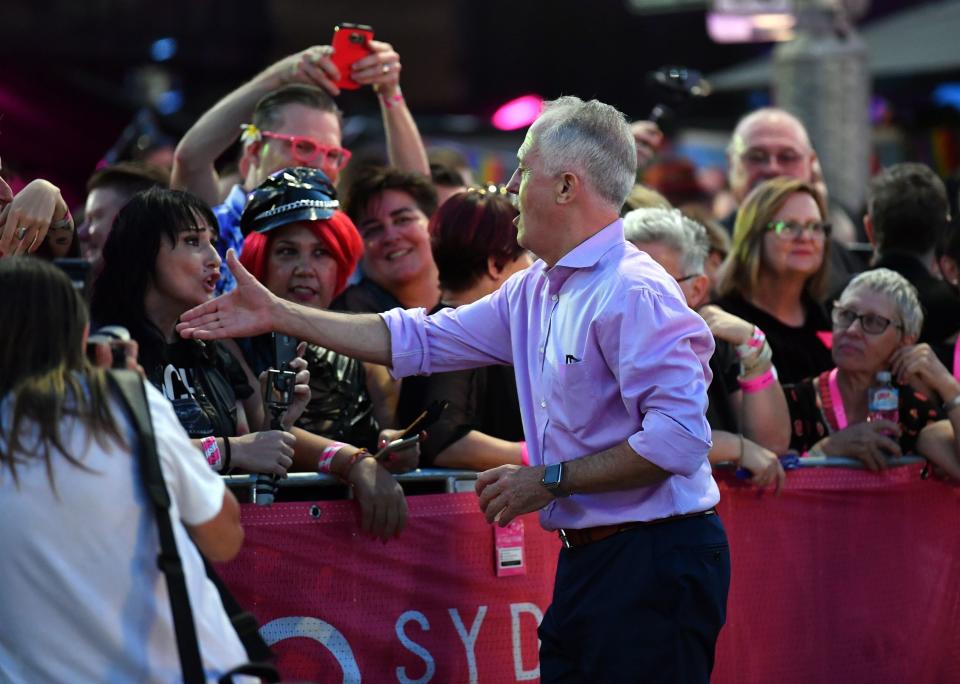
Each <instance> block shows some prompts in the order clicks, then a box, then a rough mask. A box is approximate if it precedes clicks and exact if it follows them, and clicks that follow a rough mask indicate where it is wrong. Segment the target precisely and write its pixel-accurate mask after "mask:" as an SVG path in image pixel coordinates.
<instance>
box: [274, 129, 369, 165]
mask: <svg viewBox="0 0 960 684" xmlns="http://www.w3.org/2000/svg"><path fill="white" fill-rule="evenodd" d="M260 135H262V136H263V137H264V138H273V139H275V140H283V141H285V142H288V143H290V151H291V152H292V153H293V158H294V160H295V161H296V162H297V163H298V164H302V165H303V166H309V165H310V164H311V163H312V162H313V161H314V160H315V159H316V158H317V157H319V156H321V155H323V158H324V159H325V160H326V162H327V163H328V164H330V165H331V166H333V167H335V168H336V169H337V170H340V169H342V168H343V167H344V166H346V165H347V162H348V161H350V156H351V155H350V150H345V149H344V148H342V147H328V146H327V145H321V144H320V143H318V142H317V141H316V140H314V139H313V138H308V137H306V136H304V135H281V134H280V133H271V132H270V131H260Z"/></svg>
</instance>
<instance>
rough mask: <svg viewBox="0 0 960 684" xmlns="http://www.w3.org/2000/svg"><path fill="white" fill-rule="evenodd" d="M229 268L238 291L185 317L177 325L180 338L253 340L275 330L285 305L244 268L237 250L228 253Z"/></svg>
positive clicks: (195, 309) (211, 302) (196, 308)
mask: <svg viewBox="0 0 960 684" xmlns="http://www.w3.org/2000/svg"><path fill="white" fill-rule="evenodd" d="M227 266H229V268H230V272H231V273H233V275H234V277H235V278H236V279H237V287H236V289H234V290H233V291H232V292H228V293H227V294H225V295H220V296H219V297H217V298H215V299H211V300H210V301H209V302H205V303H203V304H201V305H200V306H195V307H194V308H192V309H190V310H189V311H187V312H186V313H184V314H183V315H181V316H180V322H179V323H178V324H177V332H178V333H179V334H180V337H182V338H184V339H190V338H194V339H198V340H219V339H222V338H225V337H252V336H254V335H260V334H261V333H265V332H270V331H271V330H273V329H274V324H275V323H276V313H277V312H278V311H279V310H281V309H282V308H283V303H282V302H281V301H280V300H279V299H278V298H277V297H276V296H275V295H274V294H273V293H271V292H270V290H268V289H267V288H265V287H264V286H263V285H261V284H260V282H259V281H258V280H257V279H256V278H254V277H253V276H252V275H250V273H249V271H247V269H245V268H244V267H243V266H242V265H240V261H239V260H238V259H237V255H236V253H235V252H234V251H233V249H229V250H227Z"/></svg>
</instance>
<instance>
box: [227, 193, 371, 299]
mask: <svg viewBox="0 0 960 684" xmlns="http://www.w3.org/2000/svg"><path fill="white" fill-rule="evenodd" d="M305 223H307V225H309V226H310V230H312V231H313V234H314V235H315V236H316V237H317V239H318V240H320V241H321V242H322V243H323V244H324V246H326V248H327V250H329V252H330V255H331V256H332V257H333V258H334V260H335V261H336V262H337V287H336V291H335V292H334V293H333V296H334V297H336V296H337V295H339V294H340V293H341V292H343V291H344V289H346V287H347V279H348V278H349V277H350V274H351V273H353V271H354V270H355V269H356V268H357V264H358V263H359V261H360V256H361V255H362V254H363V240H362V239H361V238H360V233H358V232H357V227H356V226H355V225H353V221H351V220H350V217H349V216H347V215H346V214H344V213H343V212H342V211H335V212H334V213H333V216H331V217H330V218H328V219H325V220H322V221H309V222H305ZM274 235H276V232H275V231H274V230H270V231H267V232H266V233H257V232H253V233H250V234H249V235H247V237H246V239H244V241H243V250H242V251H241V252H240V263H241V264H243V267H244V268H245V269H247V270H248V271H250V273H252V274H253V276H254V277H255V278H256V279H257V280H259V281H260V282H263V279H264V278H265V277H266V275H267V255H268V254H269V253H270V243H271V241H272V240H273V237H274Z"/></svg>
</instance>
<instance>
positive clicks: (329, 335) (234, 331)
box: [177, 250, 392, 366]
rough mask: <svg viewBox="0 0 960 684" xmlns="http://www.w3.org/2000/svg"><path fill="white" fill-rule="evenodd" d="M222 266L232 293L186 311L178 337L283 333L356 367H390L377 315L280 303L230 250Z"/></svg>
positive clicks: (386, 342) (386, 335)
mask: <svg viewBox="0 0 960 684" xmlns="http://www.w3.org/2000/svg"><path fill="white" fill-rule="evenodd" d="M227 265H228V266H229V268H230V271H231V272H232V273H233V274H234V276H235V277H236V279H237V287H236V289H235V290H233V291H232V292H230V293H228V294H225V295H222V296H220V297H217V298H216V299H212V300H210V301H209V302H206V303H204V304H201V305H200V306H198V307H195V308H193V309H191V310H190V311H187V312H186V313H185V314H183V315H182V316H181V317H180V321H181V322H180V323H179V324H178V325H177V332H179V333H180V336H181V337H183V338H185V339H189V338H191V337H192V338H195V339H200V340H216V339H223V338H228V337H232V338H237V337H250V336H253V335H260V334H262V333H265V332H270V331H276V332H282V333H285V334H287V335H290V336H292V337H296V338H297V339H299V340H305V341H307V342H313V343H315V344H319V345H320V346H322V347H326V348H327V349H332V350H334V351H338V352H340V353H341V354H346V355H348V356H353V357H354V358H357V359H360V360H361V361H369V362H371V363H379V364H380V365H382V366H390V365H392V358H391V354H390V349H391V345H390V333H389V331H388V330H387V326H386V324H385V323H384V322H383V320H382V319H381V318H380V316H378V315H377V314H347V313H337V312H334V311H323V310H320V309H313V308H310V307H306V306H300V305H299V304H294V303H293V302H288V301H286V300H283V299H280V298H279V297H276V296H275V295H273V294H272V293H271V292H270V291H269V290H268V289H267V288H265V287H264V286H263V285H261V284H260V283H259V281H257V279H256V278H254V277H253V276H252V275H250V273H249V272H248V271H247V270H246V269H245V268H244V267H243V266H242V265H241V264H240V261H239V260H238V259H237V256H236V254H235V253H234V251H233V250H229V251H228V252H227Z"/></svg>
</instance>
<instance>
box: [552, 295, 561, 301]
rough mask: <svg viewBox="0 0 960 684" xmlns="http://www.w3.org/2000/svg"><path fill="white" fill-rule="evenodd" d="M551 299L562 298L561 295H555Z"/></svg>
mask: <svg viewBox="0 0 960 684" xmlns="http://www.w3.org/2000/svg"><path fill="white" fill-rule="evenodd" d="M550 299H552V300H553V301H557V300H558V299H560V295H553V296H552V297H551V298H550Z"/></svg>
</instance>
